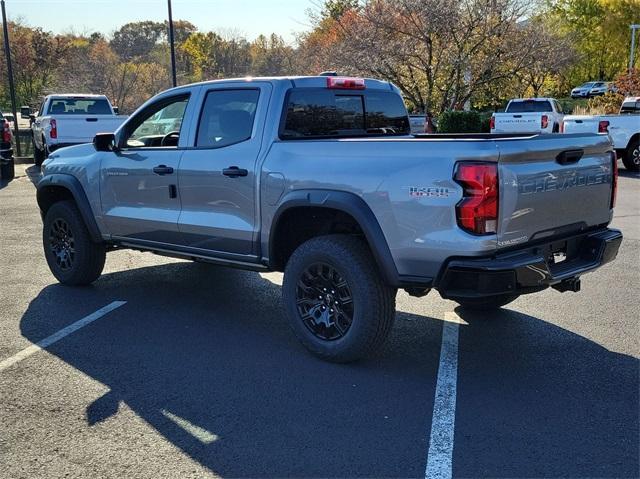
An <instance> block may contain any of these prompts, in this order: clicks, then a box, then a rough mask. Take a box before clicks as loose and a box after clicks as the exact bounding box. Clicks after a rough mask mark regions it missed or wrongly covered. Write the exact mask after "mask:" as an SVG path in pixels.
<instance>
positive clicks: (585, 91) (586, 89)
mask: <svg viewBox="0 0 640 479" xmlns="http://www.w3.org/2000/svg"><path fill="white" fill-rule="evenodd" d="M610 90H611V87H610V84H609V83H608V82H603V81H592V82H587V83H585V84H583V85H580V86H579V87H576V88H574V89H573V90H571V98H591V97H592V96H598V95H604V94H605V93H607V92H608V91H610Z"/></svg>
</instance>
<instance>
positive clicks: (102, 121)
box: [31, 94, 126, 166]
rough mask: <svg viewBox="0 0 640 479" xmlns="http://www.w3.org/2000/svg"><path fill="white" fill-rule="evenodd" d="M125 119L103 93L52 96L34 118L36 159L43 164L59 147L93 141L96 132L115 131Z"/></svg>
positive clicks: (36, 161) (48, 97)
mask: <svg viewBox="0 0 640 479" xmlns="http://www.w3.org/2000/svg"><path fill="white" fill-rule="evenodd" d="M125 119H126V116H119V115H118V114H117V111H116V109H114V107H113V106H111V103H110V102H109V100H108V99H107V97H106V96H104V95H76V94H64V95H49V96H47V97H45V99H44V101H43V102H42V105H41V106H40V109H39V111H38V113H37V114H36V115H33V116H32V118H31V139H32V142H33V157H34V161H35V163H36V165H37V166H40V165H41V164H42V162H43V161H44V159H45V158H46V157H47V156H49V154H50V153H52V152H54V151H55V150H57V149H58V148H62V147H65V146H71V145H78V144H81V143H91V141H92V140H93V137H94V136H95V134H96V133H98V132H101V131H115V130H116V129H117V128H118V127H119V126H120V125H121V124H122V122H123V121H124V120H125Z"/></svg>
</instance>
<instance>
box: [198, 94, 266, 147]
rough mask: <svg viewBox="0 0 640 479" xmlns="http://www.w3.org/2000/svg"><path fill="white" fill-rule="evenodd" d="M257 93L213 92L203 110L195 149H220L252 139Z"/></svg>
mask: <svg viewBox="0 0 640 479" xmlns="http://www.w3.org/2000/svg"><path fill="white" fill-rule="evenodd" d="M259 96H260V90H257V89H242V90H212V91H210V92H209V93H207V98H206V99H205V101H204V106H203V107H202V114H201V115H200V122H199V124H198V136H197V138H196V146H198V147H204V148H222V147H224V146H229V145H234V144H236V143H240V142H242V141H245V140H248V139H249V138H251V132H252V131H253V121H254V119H255V115H256V109H257V107H258V97H259Z"/></svg>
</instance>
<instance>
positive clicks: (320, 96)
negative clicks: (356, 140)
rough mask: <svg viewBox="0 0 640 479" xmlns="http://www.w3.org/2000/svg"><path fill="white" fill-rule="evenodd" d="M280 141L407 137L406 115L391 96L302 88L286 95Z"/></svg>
mask: <svg viewBox="0 0 640 479" xmlns="http://www.w3.org/2000/svg"><path fill="white" fill-rule="evenodd" d="M285 115H286V117H285V121H284V127H283V129H282V132H281V135H280V136H281V137H282V138H283V139H295V138H335V137H346V136H351V137H353V136H373V135H376V136H379V135H407V134H409V132H410V128H409V118H408V116H407V111H406V109H405V107H404V104H403V103H402V99H401V97H400V96H399V95H397V94H395V93H393V92H381V91H371V90H370V91H366V92H360V91H358V92H354V91H348V90H344V91H342V90H340V91H333V90H327V89H324V88H323V89H316V88H304V89H302V88H301V89H297V90H291V92H290V93H289V98H288V103H287V111H286V113H285Z"/></svg>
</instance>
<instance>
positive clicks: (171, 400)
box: [0, 165, 640, 478]
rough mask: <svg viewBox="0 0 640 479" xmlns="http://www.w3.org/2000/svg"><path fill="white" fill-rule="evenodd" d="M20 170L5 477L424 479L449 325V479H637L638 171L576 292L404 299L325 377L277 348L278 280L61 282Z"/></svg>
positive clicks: (110, 273)
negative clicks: (608, 254)
mask: <svg viewBox="0 0 640 479" xmlns="http://www.w3.org/2000/svg"><path fill="white" fill-rule="evenodd" d="M16 173H17V178H16V179H15V180H14V181H13V182H11V183H9V184H8V185H7V184H0V337H1V338H2V340H1V341H0V365H1V364H4V365H5V366H4V367H2V366H0V477H3V478H5V477H6V478H34V477H43V478H45V477H46V478H51V477H65V476H69V477H92V478H93V477H118V478H121V477H128V478H129V477H171V478H177V477H209V476H223V477H425V470H426V468H427V463H428V460H429V458H428V456H429V454H430V453H433V448H431V447H430V441H431V442H432V441H433V438H432V437H431V436H432V431H433V430H435V429H437V427H440V426H437V425H436V426H437V427H436V426H434V423H433V418H434V406H435V402H436V389H437V384H438V370H439V367H441V366H442V361H441V358H440V356H441V354H440V351H441V343H442V337H443V335H442V332H443V327H447V326H446V325H447V324H448V322H447V321H445V320H446V319H449V320H450V319H451V318H452V317H454V318H459V323H460V324H459V326H458V325H457V323H456V333H457V334H458V336H457V344H456V352H457V363H456V364H455V371H454V373H455V374H457V381H455V384H457V389H455V391H454V397H453V400H454V401H453V407H454V409H453V411H452V412H453V415H454V418H455V425H453V424H450V426H451V427H452V430H451V432H452V437H451V445H452V447H453V452H452V457H451V472H452V475H453V476H454V477H638V476H639V475H640V469H639V459H638V451H639V441H638V438H639V433H640V429H639V410H640V409H639V393H638V391H639V362H638V358H639V356H640V328H639V325H638V319H639V317H640V311H639V309H640V308H639V307H638V285H639V284H640V254H639V251H640V221H639V220H640V206H639V204H638V198H640V177H639V176H637V175H636V176H634V175H631V174H628V173H626V172H625V171H624V170H623V169H621V173H622V175H623V176H621V178H620V186H619V192H618V207H617V209H616V214H615V219H614V222H613V225H614V226H615V227H618V228H620V229H622V231H623V233H624V235H625V240H624V242H623V245H622V248H621V251H620V254H619V256H618V259H617V261H616V262H614V263H613V264H610V265H607V266H605V267H604V268H602V269H601V270H599V271H597V272H595V273H592V274H589V275H586V276H585V277H584V279H583V282H582V291H581V292H580V293H578V294H574V293H565V294H560V293H557V292H555V291H553V290H549V291H545V292H543V293H540V294H536V295H530V296H524V297H521V298H519V299H518V300H517V301H516V302H514V303H512V304H511V305H509V306H507V307H506V308H505V309H504V310H502V311H500V312H498V313H492V314H478V313H476V314H470V313H466V312H464V311H462V310H460V309H456V305H455V303H452V302H449V301H445V300H442V299H441V298H440V297H439V296H438V294H437V293H432V294H430V295H429V296H427V297H425V298H421V299H418V298H412V297H409V296H408V295H407V294H405V293H404V292H400V293H399V294H398V314H397V320H396V324H395V327H394V330H393V332H392V335H391V337H390V340H389V342H388V343H387V345H386V347H385V348H384V350H383V351H382V352H381V353H380V354H378V355H377V356H376V357H374V358H371V359H369V360H366V361H362V362H359V363H357V364H351V365H335V364H328V363H324V362H322V361H319V360H317V359H315V358H314V357H312V356H310V355H309V354H307V353H306V351H305V350H304V349H303V348H302V346H301V345H300V344H299V343H298V342H297V340H296V339H295V338H294V336H293V334H292V333H290V331H289V329H288V327H287V325H286V323H285V320H284V317H283V312H282V307H281V304H280V286H279V284H280V281H281V275H279V274H275V273H273V274H258V273H251V272H243V271H237V270H230V269H224V268H219V267H214V266H207V265H201V264H192V263H188V262H182V261H175V260H170V259H166V258H162V257H159V256H154V255H151V254H148V253H137V252H130V251H119V252H115V253H111V254H110V255H108V257H107V264H106V268H105V273H104V275H103V276H102V277H101V278H100V279H99V280H98V281H97V282H96V283H95V284H94V285H93V286H91V287H86V288H69V287H64V286H61V285H59V284H57V283H56V282H55V280H54V278H53V277H52V276H51V274H50V273H49V270H48V268H47V266H46V263H45V260H44V257H43V253H42V247H41V240H40V234H41V221H40V217H39V212H38V209H37V206H36V202H35V189H34V186H33V181H35V179H36V177H37V174H36V172H35V169H34V167H28V165H18V167H17V172H16ZM116 301H118V302H121V303H114V302H116ZM108 305H112V306H110V307H112V308H113V309H112V310H111V311H109V312H106V313H105V314H103V315H101V316H100V315H99V314H98V315H97V316H99V317H97V316H96V315H95V313H96V311H100V310H101V308H104V307H105V306H108ZM92 314H93V315H94V316H91V315H92ZM87 317H88V318H89V319H90V320H92V321H91V322H89V321H88V320H87V322H86V325H84V327H81V328H79V329H77V330H76V331H73V332H71V333H70V334H68V335H66V336H64V337H61V338H60V339H59V340H58V341H57V342H54V343H52V344H50V345H48V346H45V347H44V350H41V351H38V350H37V348H34V347H33V346H32V345H33V344H35V343H38V342H40V341H42V340H43V339H45V338H49V337H51V336H52V335H55V334H56V333H58V332H60V331H61V330H63V331H68V330H64V328H66V327H69V326H70V325H73V324H76V323H77V322H78V321H79V320H81V319H83V318H87ZM30 347H31V349H28V351H30V352H31V353H33V354H30V355H27V353H24V351H25V350H27V348H30ZM12 358H17V359H12ZM449 399H451V398H449ZM449 405H450V406H451V402H450V403H449ZM437 416H438V415H437V414H436V420H437ZM434 470H437V468H436V469H434Z"/></svg>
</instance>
